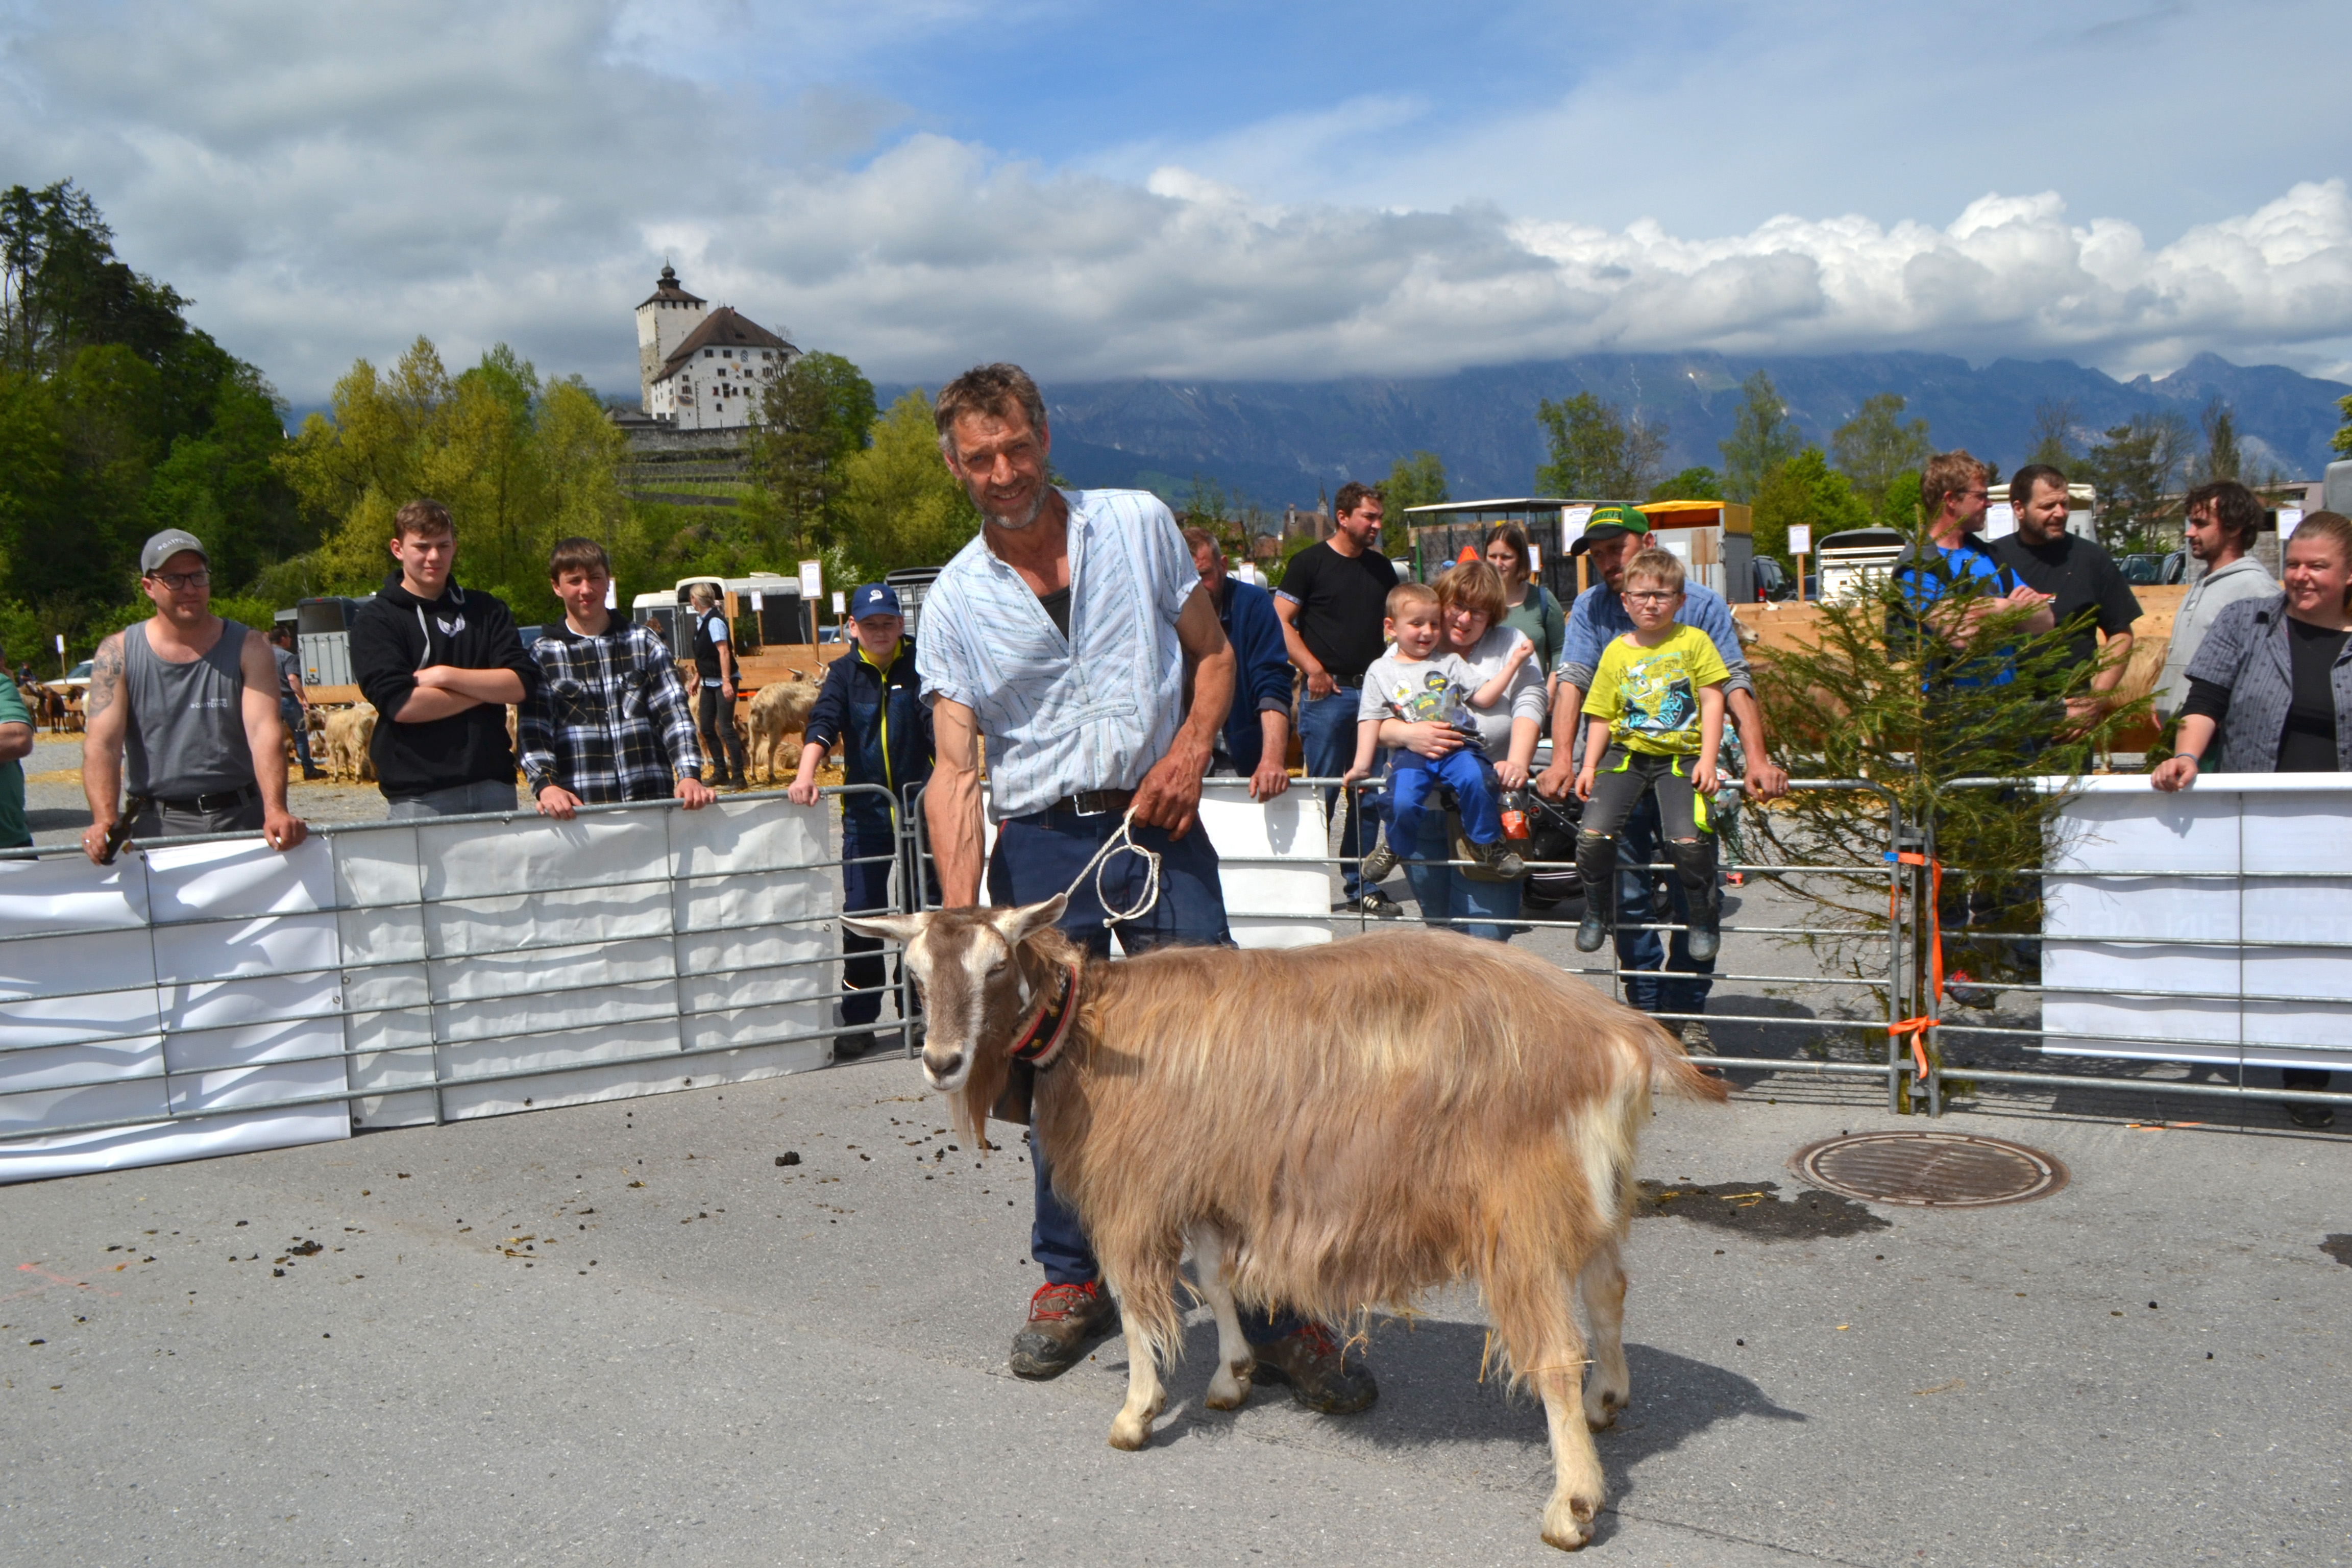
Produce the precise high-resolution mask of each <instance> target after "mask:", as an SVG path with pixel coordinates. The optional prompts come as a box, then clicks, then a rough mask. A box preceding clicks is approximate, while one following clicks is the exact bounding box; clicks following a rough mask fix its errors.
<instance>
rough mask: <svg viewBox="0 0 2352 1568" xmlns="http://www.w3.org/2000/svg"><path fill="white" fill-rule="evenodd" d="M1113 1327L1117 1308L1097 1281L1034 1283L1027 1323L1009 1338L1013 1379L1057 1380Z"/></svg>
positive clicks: (1107, 1292) (1108, 1293)
mask: <svg viewBox="0 0 2352 1568" xmlns="http://www.w3.org/2000/svg"><path fill="white" fill-rule="evenodd" d="M1117 1326H1118V1303H1117V1302H1116V1301H1113V1300H1111V1295H1110V1292H1109V1291H1108V1290H1106V1289H1103V1287H1102V1281H1101V1280H1099V1279H1089V1280H1087V1282H1086V1283H1085V1284H1083V1285H1040V1286H1038V1287H1037V1289H1036V1291H1035V1293H1034V1294H1033V1295H1031V1297H1030V1298H1029V1321H1028V1322H1027V1323H1025V1324H1024V1325H1023V1326H1022V1329H1021V1331H1020V1332H1019V1333H1017V1334H1015V1335H1013V1376H1015V1377H1026V1378H1034V1379H1038V1380H1041V1381H1042V1380H1043V1379H1045V1378H1049V1377H1059V1376H1061V1375H1062V1374H1063V1373H1066V1372H1067V1371H1069V1370H1070V1369H1071V1368H1072V1367H1074V1366H1076V1365H1077V1364H1078V1361H1079V1359H1080V1358H1081V1357H1083V1356H1084V1355H1085V1354H1086V1353H1087V1346H1088V1345H1090V1344H1092V1343H1094V1342H1095V1341H1097V1340H1098V1339H1100V1338H1102V1337H1103V1336H1104V1335H1105V1334H1107V1333H1108V1332H1110V1331H1111V1330H1112V1329H1114V1328H1116V1327H1117Z"/></svg>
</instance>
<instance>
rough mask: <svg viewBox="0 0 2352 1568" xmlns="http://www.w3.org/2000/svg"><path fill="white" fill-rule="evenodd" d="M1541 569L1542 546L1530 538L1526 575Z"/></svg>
mask: <svg viewBox="0 0 2352 1568" xmlns="http://www.w3.org/2000/svg"><path fill="white" fill-rule="evenodd" d="M1542 570H1543V546H1542V545H1540V544H1538V543H1537V542H1535V541H1534V540H1532V539H1531V540H1529V541H1528V576H1530V577H1532V576H1534V575H1535V574H1537V573H1538V572H1541V571H1542Z"/></svg>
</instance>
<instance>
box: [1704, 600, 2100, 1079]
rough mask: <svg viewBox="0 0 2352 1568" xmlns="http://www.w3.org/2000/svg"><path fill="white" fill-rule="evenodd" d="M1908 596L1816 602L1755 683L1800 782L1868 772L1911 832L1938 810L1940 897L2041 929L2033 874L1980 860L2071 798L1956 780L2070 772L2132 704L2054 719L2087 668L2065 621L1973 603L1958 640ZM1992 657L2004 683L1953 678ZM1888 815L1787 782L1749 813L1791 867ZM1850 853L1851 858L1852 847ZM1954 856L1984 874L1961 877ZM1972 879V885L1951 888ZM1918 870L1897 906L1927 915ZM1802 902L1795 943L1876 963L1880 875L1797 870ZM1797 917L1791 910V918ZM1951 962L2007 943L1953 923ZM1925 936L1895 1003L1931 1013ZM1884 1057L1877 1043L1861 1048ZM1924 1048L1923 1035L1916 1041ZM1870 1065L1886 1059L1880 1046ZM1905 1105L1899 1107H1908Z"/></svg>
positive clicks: (2038, 832) (2031, 846) (2031, 839)
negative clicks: (1926, 622)
mask: <svg viewBox="0 0 2352 1568" xmlns="http://www.w3.org/2000/svg"><path fill="white" fill-rule="evenodd" d="M1905 592H1906V590H1905V589H1904V588H1903V587H1901V586H1899V585H1898V584H1895V582H1893V581H1892V580H1891V579H1889V578H1885V577H1876V578H1873V579H1870V580H1869V581H1867V582H1865V583H1864V584H1861V585H1860V586H1859V587H1858V588H1857V589H1855V590H1854V591H1853V593H1851V594H1849V595H1845V596H1843V597H1842V598H1840V599H1838V600H1835V601H1832V602H1830V603H1828V604H1824V605H1822V607H1821V612H1820V618H1819V620H1818V622H1817V623H1816V624H1815V629H1814V630H1813V632H1812V634H1811V640H1810V641H1801V642H1794V643H1787V644H1781V645H1778V646H1775V647H1772V648H1771V649H1770V650H1769V652H1767V653H1764V654H1763V655H1762V657H1759V658H1758V659H1757V660H1756V661H1755V662H1754V663H1753V664H1752V665H1751V667H1750V668H1751V669H1752V671H1753V673H1754V675H1755V678H1756V686H1757V694H1758V697H1759V700H1760V701H1761V703H1762V705H1763V708H1764V713H1765V719H1766V721H1767V723H1768V724H1769V727H1770V729H1771V732H1772V736H1773V742H1774V745H1775V746H1776V747H1777V748H1778V749H1780V751H1781V752H1783V753H1784V754H1785V756H1786V760H1787V765H1788V767H1789V770H1790V773H1794V774H1797V775H1798V776H1801V777H1811V778H1842V779H1869V780H1873V781H1875V782H1876V783H1877V784H1878V786H1879V787H1880V788H1882V789H1884V790H1885V792H1886V794H1887V795H1892V796H1893V797H1894V799H1895V802H1896V803H1897V804H1898V805H1899V806H1900V808H1901V812H1902V821H1903V823H1904V825H1905V826H1906V827H1909V828H1912V829H1914V830H1916V829H1917V828H1918V827H1919V826H1920V825H1921V824H1923V823H1926V822H1928V821H1930V820H1932V821H1933V823H1934V826H1935V846H1936V857H1937V860H1938V861H1939V862H1940V863H1941V865H1942V866H1943V867H1944V868H1946V869H1945V870H1944V872H1943V884H1944V887H1943V891H1944V900H1945V902H1946V904H1947V905H1949V904H1950V903H1951V902H1952V901H1954V900H1956V899H1964V900H1971V901H1973V902H1974V903H1975V904H1976V906H1977V907H1978V908H1979V910H1982V911H1984V913H1983V916H1982V918H1983V919H1984V920H1985V921H1986V922H1987V923H1989V924H1990V926H1991V927H1992V928H1993V929H1995V930H1999V931H2032V930H2035V929H2036V928H2037V926H2038V923H2039V915H2040V911H2039V910H2038V908H2037V907H2036V905H2035V900H2037V899H2038V898H2039V896H2040V883H2039V882H2038V881H2036V880H2032V879H2019V878H2016V877H2013V876H2008V877H2004V876H2000V875H1999V874H1998V873H1997V872H1991V871H1988V870H1987V869H1985V868H2002V867H2022V866H2034V865H2038V864H2040V862H2041V859H2042V850H2043V847H2044V835H2045V833H2046V831H2047V830H2048V828H2049V826H2050V824H2051V822H2052V820H2053V817H2054V816H2055V815H2056V814H2057V812H2058V810H2059V809H2060V808H2061V807H2062V806H2063V805H2064V804H2065V802H2066V799H2067V795H2066V792H2064V791H2063V790H2060V791H2054V792H2053V791H2042V790H2037V789H2031V788H2010V789H1990V788H1984V787H1979V786H1962V785H1961V784H1959V781H1961V780H1964V779H1987V778H2017V777H2020V776H2022V775H2033V774H2049V775H2056V776H2058V777H2061V778H2072V777H2077V776H2079V775H2080V774H2081V773H2084V771H2086V770H2087V769H2088V768H2089V766H2090V764H2091V762H2092V759H2093V758H2094V757H2095V756H2096V755H2097V754H2098V753H2099V752H2103V751H2105V750H2107V749H2108V748H2109V747H2111V746H2112V745H2114V744H2115V743H2116V739H2117V737H2118V736H2119V734H2120V733H2121V732H2122V731H2125V730H2126V729H2127V728H2128V727H2130V726H2131V725H2133V724H2136V723H2138V722H2141V721H2144V720H2145V717H2146V713H2147V699H2145V698H2142V699H2139V700H2135V701H2132V702H2128V703H2124V704H2121V705H2119V706H2118V707H2116V708H2115V709H2113V710H2107V711H2105V712H2103V713H2101V714H2100V715H2099V716H2098V717H2096V718H2095V719H2092V720H2089V721H2085V722H2084V724H2083V725H2082V726H2080V727H2079V728H2075V729H2073V730H2069V731H2057V730H2056V729H2055V727H2054V726H2053V718H2052V716H2053V714H2055V713H2058V712H2060V711H2062V710H2063V703H2064V700H2065V699H2067V698H2069V697H2078V696H2081V695H2083V694H2084V692H2085V691H2087V689H2088V688H2089V685H2090V681H2091V679H2092V677H2093V675H2094V674H2095V671H2096V668H2097V667H2096V666H2095V664H2084V665H2076V664H2075V663H2074V658H2073V655H2072V652H2071V650H2070V648H2069V646H2068V636H2067V632H2066V630H2065V629H2064V628H2063V627H2061V628H2058V629H2056V630H2053V631H2049V632H2043V633H2040V634H2029V633H2027V632H2026V631H2025V630H2024V628H2023V624H2022V623H2023V621H2024V619H2025V616H2026V614H2027V612H2024V611H2014V612H2006V613H1994V614H1990V615H1986V616H1984V617H1983V618H1982V619H1981V620H1979V622H1978V624H1977V625H1976V626H1974V628H1973V629H1972V630H1971V631H1970V632H1969V634H1968V636H1967V637H1966V639H1965V641H1964V642H1963V643H1962V644H1961V645H1960V646H1959V647H1952V646H1951V645H1949V644H1948V643H1947V642H1944V641H1943V640H1941V639H1939V638H1935V637H1927V638H1922V637H1918V636H1917V635H1916V633H1914V632H1912V631H1910V629H1909V628H1911V627H1913V626H1916V621H1915V620H1914V618H1913V608H1912V606H1910V605H1906V602H1905V600H1904V597H1903V595H1904V594H1905ZM1989 592H1990V593H1998V592H1999V590H1998V588H1997V587H1994V586H1991V585H1990V584H1987V582H1986V581H1985V580H1984V579H1975V580H1962V581H1960V582H1958V583H1957V584H1953V585H1952V587H1951V588H1950V589H1949V590H1948V592H1947V594H1946V595H1945V596H1944V597H1943V598H1941V599H1940V600H1939V601H1938V607H1939V610H1941V611H1942V612H1943V613H1945V614H1948V615H1953V616H1966V615H1968V614H1969V613H1970V612H1971V611H1972V610H1974V609H1975V608H1976V607H1977V606H1978V605H1980V604H1981V602H1982V600H1983V599H1984V598H1985V597H1986V595H1988V593H1989ZM1995 663H1998V664H2000V665H2002V666H2005V667H2006V668H2008V669H2009V670H2010V671H2011V679H2010V680H2009V681H2007V682H2005V683H2003V684H2000V685H1994V684H1992V683H1990V682H1985V681H1969V680H1966V679H1962V678H1961V676H1962V672H1964V671H1967V670H1968V669H1969V668H1971V667H1974V668H1978V669H1981V668H1985V667H1987V666H1990V665H1992V664H1995ZM1889 826H1890V824H1889V822H1888V819H1887V812H1886V807H1885V798H1884V797H1883V796H1882V795H1879V794H1877V793H1874V792H1873V791H1864V790H1799V791H1796V792H1794V793H1792V794H1791V795H1790V796H1789V797H1788V798H1787V800H1785V801H1783V802H1781V803H1780V804H1779V805H1776V806H1775V808H1774V809H1773V810H1771V811H1769V812H1760V813H1758V814H1757V831H1758V832H1759V835H1760V836H1761V838H1762V841H1763V843H1762V847H1760V848H1759V852H1758V854H1757V855H1756V858H1758V859H1759V860H1760V859H1765V858H1767V857H1778V858H1780V859H1782V860H1783V861H1791V862H1792V861H1795V860H1797V859H1798V858H1799V857H1800V856H1801V854H1805V853H1812V854H1818V853H1819V851H1820V848H1821V847H1822V846H1823V845H1879V844H1885V843H1886V842H1887V837H1888V829H1889ZM1859 858H1861V857H1857V859H1859ZM1965 868H1979V869H1977V870H1975V871H1970V870H1968V869H1965ZM1970 879H1974V880H1975V885H1974V886H1973V887H1962V886H1958V885H1957V884H1960V883H1963V882H1965V881H1969V880H1970ZM1927 880H1928V879H1927V872H1926V870H1925V868H1918V869H1917V870H1916V872H1910V873H1906V878H1905V882H1906V886H1905V887H1904V889H1903V890H1902V897H1903V898H1904V899H1905V900H1906V902H1907V904H1908V910H1909V915H1908V918H1910V919H1911V920H1913V921H1917V922H1919V924H1920V926H1922V927H1924V925H1925V922H1926V920H1927V915H1926V913H1925V910H1927V909H1928V908H1930V907H1932V895H1931V894H1930V893H1929V891H1928V887H1927ZM1786 886H1787V890H1788V891H1789V892H1790V893H1791V894H1792V895H1793V896H1794V897H1795V898H1797V899H1798V900H1801V901H1803V902H1805V903H1808V904H1810V905H1811V909H1810V910H1807V911H1806V912H1805V913H1804V914H1803V915H1801V917H1800V920H1801V924H1802V928H1803V929H1804V930H1805V931H1806V933H1807V934H1806V935H1805V936H1804V937H1803V938H1801V939H1800V940H1802V941H1803V942H1806V943H1807V944H1808V945H1811V946H1814V947H1817V948H1824V949H1827V950H1829V951H1830V952H1832V954H1834V955H1836V956H1837V958H1838V959H1840V960H1842V961H1843V963H1842V966H1843V967H1845V968H1847V970H1848V972H1849V973H1853V974H1855V975H1857V976H1859V975H1863V974H1865V973H1874V974H1877V975H1882V976H1883V975H1884V974H1885V973H1886V970H1885V964H1886V934H1885V930H1886V921H1887V914H1888V910H1887V885H1886V879H1885V876H1884V875H1883V874H1881V875H1876V876H1873V875H1868V874H1864V873H1861V872H1859V871H1857V872H1856V873H1855V874H1854V875H1852V876H1850V877H1838V878H1829V877H1822V878H1807V879H1801V881H1794V882H1790V883H1789V884H1787V885H1786ZM1792 923H1794V922H1792ZM1946 941H1947V947H1946V962H1947V963H1950V964H1951V965H1952V966H1953V967H1955V968H1961V967H1965V968H1967V969H1968V970H1969V973H1972V974H1974V975H1975V976H1977V977H1978V978H1979V979H1984V978H1991V977H2001V978H2006V977H2008V976H2010V975H2011V974H2013V973H2014V970H2013V968H2011V963H2012V960H2011V955H2010V951H2009V948H2008V944H2006V943H2001V942H1983V943H1980V944H1976V945H1974V946H1973V947H1971V946H1970V945H1969V944H1967V943H1966V942H1965V939H1964V938H1961V937H1960V936H1959V935H1958V933H1953V932H1948V933H1947V937H1946ZM1929 945H1930V944H1928V943H1926V942H1917V943H1914V944H1912V951H1911V952H1910V954H1909V955H1908V957H1909V960H1910V962H1909V963H1908V964H1907V965H1906V967H1907V970H1908V973H1906V974H1905V976H1904V979H1905V982H1906V996H1905V997H1903V998H1902V999H1901V1000H1902V1001H1903V1003H1904V1011H1903V1012H1902V1013H1901V1014H1898V1015H1893V1016H1916V1015H1917V1014H1920V1013H1924V1012H1926V1011H1927V1007H1926V1005H1925V1004H1924V1002H1922V1001H1921V1000H1920V998H1922V997H1923V996H1924V995H1925V994H1926V992H1927V974H1926V973H1925V970H1926V964H1927V952H1928V950H1929ZM1865 1048H1866V1050H1868V1051H1870V1052H1875V1053H1884V1051H1885V1048H1886V1045H1885V1036H1879V1037H1877V1040H1876V1042H1875V1043H1874V1044H1873V1045H1870V1046H1868V1047H1865ZM1923 1048H1925V1049H1926V1050H1927V1052H1928V1053H1929V1055H1930V1058H1931V1059H1932V1058H1934V1056H1935V1054H1936V1052H1937V1044H1936V1037H1935V1036H1934V1035H1932V1034H1931V1035H1929V1036H1928V1037H1927V1040H1926V1043H1925V1045H1924V1047H1923ZM1877 1059H1880V1060H1884V1059H1885V1058H1884V1056H1883V1055H1880V1056H1879V1057H1878V1058H1877ZM1904 1109H1908V1107H1907V1106H1906V1107H1904Z"/></svg>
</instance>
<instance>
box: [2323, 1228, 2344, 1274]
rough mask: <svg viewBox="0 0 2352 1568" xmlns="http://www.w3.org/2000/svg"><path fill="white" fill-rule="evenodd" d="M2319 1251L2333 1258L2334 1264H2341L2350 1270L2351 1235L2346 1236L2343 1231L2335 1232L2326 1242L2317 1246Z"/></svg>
mask: <svg viewBox="0 0 2352 1568" xmlns="http://www.w3.org/2000/svg"><path fill="white" fill-rule="evenodd" d="M2319 1250H2320V1251H2322V1252H2324V1253H2326V1254H2327V1256H2328V1257H2330V1258H2334V1259H2336V1262H2338V1263H2341V1264H2342V1265H2344V1266H2345V1267H2346V1268H2352V1235H2347V1234H2346V1233H2345V1232H2343V1231H2336V1233H2334V1234H2333V1235H2331V1236H2329V1237H2328V1238H2327V1239H2326V1241H2323V1242H2321V1243H2320V1244H2319Z"/></svg>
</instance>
